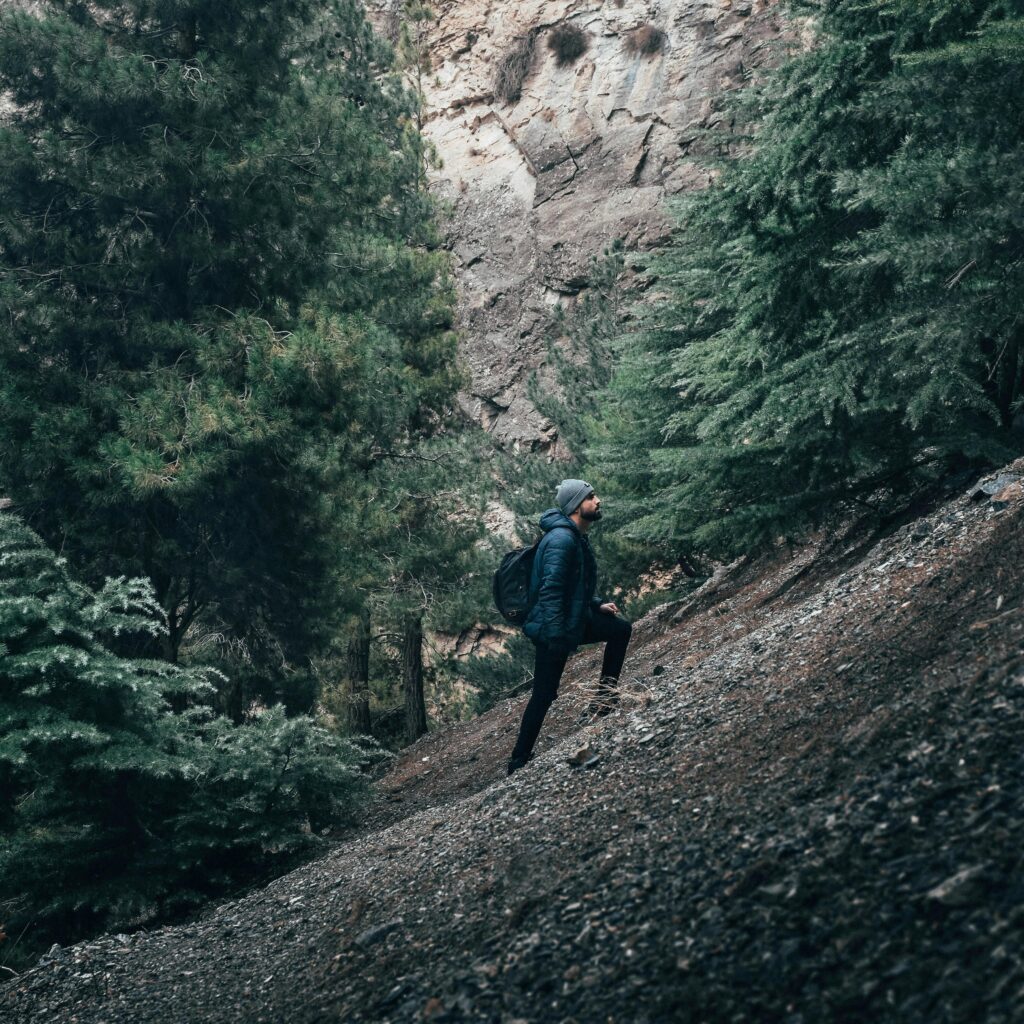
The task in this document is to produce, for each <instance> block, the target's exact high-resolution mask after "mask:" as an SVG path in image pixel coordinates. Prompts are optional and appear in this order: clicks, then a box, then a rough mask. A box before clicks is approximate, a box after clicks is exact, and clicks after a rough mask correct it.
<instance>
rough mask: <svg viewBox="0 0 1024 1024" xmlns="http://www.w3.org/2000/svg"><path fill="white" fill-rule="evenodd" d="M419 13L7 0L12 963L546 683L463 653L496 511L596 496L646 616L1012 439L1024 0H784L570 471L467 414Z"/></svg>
mask: <svg viewBox="0 0 1024 1024" xmlns="http://www.w3.org/2000/svg"><path fill="white" fill-rule="evenodd" d="M395 10H396V12H397V13H396V15H395V19H394V25H393V29H394V31H393V32H391V33H390V38H384V37H382V36H380V35H378V34H376V33H375V32H374V31H373V29H372V28H371V27H370V25H369V23H368V21H367V20H366V16H365V13H364V11H363V8H362V5H361V3H360V2H359V0H218V2H216V3H213V2H207V0H160V2H154V0H89V2H88V3H85V2H82V0H44V2H42V3H39V4H37V5H36V6H35V7H34V8H32V9H29V8H23V7H22V6H21V5H10V6H8V5H4V6H3V7H2V9H0V169H2V173H0V311H2V314H3V321H2V327H0V879H2V882H3V884H2V885H0V924H2V927H0V939H2V938H3V935H4V933H6V936H7V940H8V941H7V942H6V943H4V944H3V945H0V962H2V963H3V964H4V965H5V966H6V967H7V969H8V970H15V969H21V968H22V967H23V966H25V965H28V964H30V963H32V962H34V959H36V958H38V956H39V953H40V951H43V950H45V949H46V948H47V947H48V946H49V944H51V943H53V942H60V943H62V944H66V943H70V942H74V941H76V940H78V939H81V938H83V937H88V936H92V935H95V934H98V933H99V932H102V931H115V930H129V929H133V928H138V927H141V926H145V925H149V924H152V923H154V922H163V921H171V920H177V919H181V918H183V917H185V916H187V915H189V914H193V913H195V912H196V911H197V910H198V909H200V908H202V907H203V906H205V905H207V903H208V902H209V901H210V900H211V899H213V898H215V897H218V896H223V895H225V894H229V893H236V892H240V891H243V890H244V888H245V887H246V886H251V885H253V884H255V883H258V882H261V881H266V880H267V879H269V878H272V877H274V875H275V874H278V873H281V872H282V871H284V870H286V869H287V868H288V867H290V866H292V865H294V864H296V863H298V862H299V861H300V860H301V859H302V858H306V857H309V856H310V855H312V854H313V853H315V852H317V851H318V850H322V849H323V848H324V847H325V846H326V844H327V843H328V842H329V841H330V837H331V836H332V835H334V834H336V833H337V832H340V831H341V830H343V829H345V828H346V827H347V826H349V825H351V824H352V823H353V822H354V821H355V820H356V819H357V815H358V813H359V811H360V808H361V807H362V806H363V805H364V803H365V801H366V798H367V796H368V793H369V789H370V782H369V779H370V772H371V769H372V768H373V766H374V765H375V764H377V763H379V762H380V761H381V760H382V759H386V758H387V757H388V756H389V754H388V751H389V750H390V749H394V748H396V747H398V746H400V745H402V744H403V743H406V742H410V741H412V740H415V739H416V738H417V737H419V736H421V735H423V734H424V733H426V732H427V731H428V729H429V728H430V727H431V725H432V724H434V723H437V722H440V721H442V720H444V719H445V718H446V717H447V718H448V719H451V718H452V717H456V716H458V715H465V714H472V713H473V712H475V711H478V710H482V709H484V708H486V707H487V706H489V705H490V704H491V703H493V702H495V701H496V700H497V699H498V698H499V697H500V696H503V695H508V694H510V693H513V692H517V687H521V686H522V684H523V682H524V680H525V681H527V682H528V677H529V650H530V649H529V645H528V644H527V643H526V642H525V640H524V639H523V638H522V637H520V636H506V638H505V643H504V645H503V647H502V648H501V650H500V651H498V652H493V651H492V652H491V653H490V654H489V655H484V656H480V657H475V658H469V659H458V658H456V657H455V656H454V652H453V648H454V644H453V643H450V642H449V641H450V640H451V638H455V637H459V636H461V635H463V634H465V633H466V632H467V631H472V630H483V631H487V630H493V629H495V627H499V623H500V620H499V618H498V616H497V613H496V611H495V610H494V609H493V608H492V607H491V605H490V599H489V585H490V574H491V572H492V571H493V569H494V567H495V565H496V563H497V559H498V558H499V557H500V554H501V551H502V550H503V549H504V548H506V547H508V546H509V544H508V543H507V542H506V541H503V540H502V538H501V537H495V536H492V535H489V534H488V531H487V530H486V528H485V525H484V523H485V512H486V511H487V509H488V508H489V507H492V505H493V503H495V502H498V503H501V504H504V505H505V506H506V507H507V508H509V509H511V511H512V512H513V513H514V514H515V515H516V517H517V518H518V521H519V522H520V523H521V524H525V523H527V522H529V523H530V527H529V528H524V529H523V530H522V533H523V539H524V541H525V540H528V539H531V534H530V530H532V523H533V519H534V518H535V516H534V513H535V512H536V510H537V498H536V495H537V493H538V492H541V491H546V490H550V489H551V487H552V486H553V483H557V479H554V480H553V478H560V477H562V476H575V475H579V476H583V477H585V478H586V479H588V480H591V481H592V482H593V483H594V485H595V486H596V487H597V488H598V489H599V490H600V492H601V493H602V495H603V496H604V497H605V498H606V499H607V500H609V501H611V500H614V502H615V504H616V506H617V508H618V509H619V510H620V512H619V514H618V515H617V516H616V521H615V522H613V523H611V524H609V526H608V527H607V531H606V534H605V535H604V537H602V540H601V544H602V545H603V546H602V548H601V558H602V572H603V574H604V575H606V577H607V580H606V582H607V588H606V593H608V594H614V595H615V596H616V598H617V599H619V600H620V601H622V602H623V603H624V606H625V607H626V608H627V609H630V610H631V611H632V612H636V611H638V610H642V609H643V608H646V607H648V606H649V605H650V603H651V602H652V601H654V600H665V599H667V597H669V596H671V594H666V592H665V591H660V592H657V593H655V594H653V595H652V594H651V593H643V594H641V592H640V590H639V588H638V587H637V585H636V580H637V578H638V577H639V576H640V575H642V574H643V573H645V572H647V571H648V570H650V569H652V568H660V569H667V570H668V571H669V572H670V573H671V572H673V571H675V570H676V569H677V568H678V567H679V566H683V567H684V568H685V574H686V576H687V578H689V577H693V576H694V575H697V576H698V577H700V575H701V574H703V573H705V572H707V571H710V568H711V567H712V566H713V565H715V564H717V563H720V562H722V561H729V560H731V559H733V558H735V557H737V556H738V555H741V554H745V553H753V552H758V551H762V550H765V549H769V548H772V547H773V546H775V545H778V544H779V543H780V542H785V541H793V540H797V539H799V538H800V537H802V536H805V535H806V534H807V533H808V532H809V531H811V530H814V529H816V528H818V527H819V526H821V525H822V524H823V523H828V522H832V521H835V519H836V517H837V516H838V517H842V516H868V517H874V518H876V519H878V520H883V519H884V518H885V517H886V516H891V515H893V514H896V513H898V512H899V511H900V510H905V509H906V508H908V507H911V506H912V505H913V504H914V503H915V502H918V501H921V500H923V499H925V498H927V497H928V496H929V495H934V494H935V493H938V492H940V491H941V490H942V489H943V488H946V487H948V486H950V481H955V480H958V479H960V476H961V475H963V474H964V473H967V472H974V473H977V472H978V471H980V470H981V469H984V468H987V467H992V466H997V465H1001V464H1002V463H1004V462H1006V461H1008V460H1009V459H1011V458H1014V457H1016V456H1017V455H1019V454H1021V453H1022V452H1024V313H1022V310H1024V172H1022V168H1024V118H1021V116H1020V97H1021V96H1022V95H1024V0H931V2H927V3H926V2H924V0H862V2H857V3H851V2H846V0H791V3H790V4H789V7H788V10H789V12H790V15H791V17H792V18H793V19H797V20H795V21H794V24H799V25H800V26H801V30H800V32H799V33H797V32H794V34H793V38H792V40H791V41H790V42H791V45H790V46H789V48H788V49H787V51H786V53H785V54H784V55H781V56H780V59H779V61H778V62H777V65H776V66H774V67H773V69H772V70H770V71H763V72H759V73H758V74H757V75H756V76H751V79H750V81H749V82H747V83H746V85H745V87H744V88H742V89H740V90H737V91H736V92H734V93H732V94H731V95H729V96H728V97H727V98H725V99H724V100H723V101H722V102H723V119H722V120H721V121H720V122H719V124H718V126H717V128H715V129H714V131H713V133H712V135H711V136H709V138H708V139H707V140H706V141H707V143H708V149H709V150H711V151H714V152H715V153H716V154H717V156H716V157H715V159H714V160H713V161H709V162H710V166H709V173H710V175H711V177H712V178H713V180H712V183H711V184H710V185H709V186H708V187H707V188H706V189H704V190H701V191H699V192H694V193H691V194H689V195H687V197H686V198H685V199H683V200H681V201H679V203H678V207H677V209H676V210H675V216H676V224H677V227H676V230H675V232H674V234H673V237H672V240H671V241H670V242H669V243H668V244H667V245H666V246H664V247H663V248H662V249H660V250H659V251H658V252H656V253H653V254H651V253H644V254H643V255H642V260H641V259H640V257H637V256H635V255H631V254H629V253H626V252H625V251H624V250H623V248H622V246H621V245H620V244H617V243H616V244H613V245H611V247H610V249H609V251H608V253H607V254H606V255H605V257H604V258H603V259H602V260H598V261H596V262H595V265H594V280H595V282H596V283H597V285H598V287H596V288H593V289H592V290H591V294H590V297H589V298H588V300H587V302H585V303H582V304H581V305H580V306H579V307H577V309H576V311H575V312H574V313H573V314H572V321H571V322H568V323H567V322H564V321H560V322H556V323H554V324H553V325H552V332H553V334H555V335H558V336H560V337H566V336H567V337H568V338H569V339H570V342H571V346H570V349H571V355H570V356H569V357H564V356H557V355H556V356H554V357H553V358H554V363H555V371H556V374H557V376H558V378H559V380H560V382H561V388H560V389H555V390H554V391H553V392H552V393H547V394H545V393H543V389H540V387H539V385H535V393H534V397H535V399H536V402H537V404H538V407H540V408H541V409H542V410H543V411H544V412H545V413H546V414H547V415H549V416H550V417H551V418H552V420H554V421H555V422H557V424H558V427H559V431H560V434H561V436H563V437H564V438H566V439H567V440H568V444H569V448H570V449H571V451H572V459H571V461H568V462H566V463H564V464H563V465H559V466H555V467H553V466H552V465H551V464H550V462H549V461H548V460H547V459H546V458H545V457H543V456H537V457H533V458H526V457H519V456H517V455H516V454H515V453H512V452H509V451H502V450H500V449H499V447H498V446H497V445H495V444H494V443H493V442H492V440H491V439H490V438H489V437H488V436H487V435H486V434H485V433H484V432H483V431H482V430H481V429H480V428H479V427H478V426H476V425H475V424H472V423H470V422H468V421H467V418H466V417H465V416H464V415H463V414H462V413H461V412H460V411H459V406H458V402H457V396H458V394H459V391H460V388H462V387H463V385H464V383H465V373H464V371H463V369H462V368H461V367H460V362H459V357H458V351H457V343H458V337H457V334H456V331H455V329H454V324H455V306H456V302H457V296H456V292H455V285H454V283H453V279H452V272H451V266H450V263H449V259H450V254H449V253H448V251H447V250H446V248H445V239H444V232H443V226H442V225H443V215H444V210H443V209H442V207H441V204H440V203H439V201H438V200H437V198H436V197H435V196H434V195H433V194H432V193H431V190H430V188H429V181H430V175H431V171H432V169H433V167H434V165H435V164H436V157H435V154H434V153H433V152H432V149H431V147H430V146H429V144H428V143H427V142H426V141H425V138H424V135H423V132H422V129H423V105H424V92H423V89H424V75H425V74H427V73H429V59H428V58H429V54H428V53H427V51H426V48H425V47H426V44H425V42H424V37H423V25H424V23H425V22H426V21H427V19H429V17H430V16H431V14H430V10H429V8H428V7H426V6H425V5H423V4H421V3H419V2H415V0H410V2H407V3H404V4H400V5H397V6H396V8H395ZM531 53H532V50H531ZM631 261H632V262H633V264H634V265H635V266H636V265H639V264H641V263H642V266H639V267H638V270H637V273H639V274H640V275H641V276H642V277H643V278H644V279H645V282H646V284H645V288H644V289H643V290H642V291H641V292H639V293H638V292H635V291H634V292H631V293H629V294H624V293H622V292H621V290H618V289H617V282H619V281H620V280H621V278H622V277H623V274H624V272H625V270H626V268H627V267H628V265H629V264H630V262H631ZM638 294H639V295H640V297H639V298H637V295H638ZM553 351H554V350H553ZM528 516H529V518H528ZM691 585H692V584H691V583H689V582H684V583H681V584H680V586H691Z"/></svg>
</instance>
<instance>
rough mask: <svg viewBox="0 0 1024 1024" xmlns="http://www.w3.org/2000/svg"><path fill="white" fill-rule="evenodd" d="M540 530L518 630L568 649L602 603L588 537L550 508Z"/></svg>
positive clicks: (534, 639) (533, 638)
mask: <svg viewBox="0 0 1024 1024" xmlns="http://www.w3.org/2000/svg"><path fill="white" fill-rule="evenodd" d="M540 528H541V529H542V530H543V531H544V537H543V538H541V542H540V544H539V546H538V547H537V554H536V555H535V556H534V560H533V573H532V575H531V577H530V613H529V615H527V617H526V622H524V623H523V632H524V633H525V634H526V635H527V636H528V637H529V638H530V639H531V640H533V641H534V643H542V644H546V645H547V646H549V647H555V648H559V649H561V650H564V651H570V652H571V651H573V650H575V649H576V647H577V646H578V645H579V644H580V643H582V641H583V634H584V631H585V630H586V627H587V621H588V619H589V618H590V617H591V616H592V615H594V614H596V613H597V611H598V609H599V608H600V606H601V604H602V599H601V598H599V597H598V596H597V560H596V559H595V558H594V552H593V551H592V550H591V548H590V541H588V540H587V538H586V537H585V536H583V534H582V533H581V532H580V531H579V529H578V528H577V526H576V524H575V523H574V522H573V521H572V520H571V519H570V518H569V517H568V516H567V515H565V514H564V513H563V512H562V510H561V509H557V508H549V509H548V510H547V512H545V513H544V514H543V515H542V516H541V517H540Z"/></svg>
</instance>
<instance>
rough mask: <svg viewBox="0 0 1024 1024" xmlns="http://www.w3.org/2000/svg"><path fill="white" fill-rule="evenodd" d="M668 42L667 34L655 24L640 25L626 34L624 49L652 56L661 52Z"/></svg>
mask: <svg viewBox="0 0 1024 1024" xmlns="http://www.w3.org/2000/svg"><path fill="white" fill-rule="evenodd" d="M666 42H668V36H667V35H665V33H664V32H663V31H662V30H661V29H660V28H658V27H657V26H655V25H641V26H640V28H638V29H634V30H633V31H632V32H630V33H629V35H628V36H626V50H627V51H628V52H629V53H632V54H641V55H643V56H644V57H652V56H654V54H656V53H661V51H662V50H663V49H664V48H665V43H666Z"/></svg>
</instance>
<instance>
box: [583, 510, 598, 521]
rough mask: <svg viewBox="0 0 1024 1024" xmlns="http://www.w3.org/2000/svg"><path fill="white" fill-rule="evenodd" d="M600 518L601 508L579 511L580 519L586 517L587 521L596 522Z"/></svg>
mask: <svg viewBox="0 0 1024 1024" xmlns="http://www.w3.org/2000/svg"><path fill="white" fill-rule="evenodd" d="M600 518H601V510H600V509H598V510H597V511H596V512H581V513H580V519H586V521H587V522H588V523H596V522H597V521H598V519H600Z"/></svg>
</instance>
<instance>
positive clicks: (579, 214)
mask: <svg viewBox="0 0 1024 1024" xmlns="http://www.w3.org/2000/svg"><path fill="white" fill-rule="evenodd" d="M394 3H395V0H369V2H368V4H367V6H368V9H369V10H370V12H371V15H372V16H373V18H374V20H375V22H376V23H377V25H378V26H380V27H381V28H382V29H385V28H386V25H387V16H388V12H389V11H391V10H393V8H394ZM431 6H432V8H433V9H434V11H435V12H436V15H437V20H436V23H435V24H432V25H431V26H430V28H429V30H428V36H427V40H426V44H425V45H426V49H427V51H428V52H429V55H430V60H431V64H432V74H430V75H428V76H427V77H426V78H425V79H424V82H423V85H424V89H425V92H426V96H427V122H426V127H425V131H426V134H427V136H428V137H429V138H430V140H431V141H432V142H433V144H434V145H435V146H436V149H437V152H438V155H439V156H440V158H441V160H442V162H443V163H442V166H441V167H440V168H439V169H438V171H437V172H436V175H435V187H436V190H437V192H438V194H439V196H440V197H441V199H442V200H443V201H444V202H445V203H446V204H447V205H448V206H449V207H450V209H451V211H452V214H451V218H450V220H449V224H448V233H449V241H450V245H451V248H452V250H453V252H454V256H455V268H456V269H455V273H456V279H457V284H458V291H459V326H460V328H461V331H462V338H463V355H464V357H465V361H466V364H467V367H468V369H469V371H470V374H471V378H472V380H471V384H470V387H469V389H468V391H467V393H466V394H465V395H463V404H464V407H465V409H466V411H467V412H468V413H469V414H470V415H471V416H472V417H473V418H474V419H476V420H478V421H479V422H481V423H483V424H484V425H485V426H486V427H487V428H488V429H490V430H492V431H493V432H494V433H495V435H496V436H497V437H498V438H499V439H501V440H502V441H504V442H506V443H509V444H511V445H513V446H516V445H523V446H525V447H528V448H538V447H547V448H550V447H551V446H552V445H553V444H555V443H556V433H555V429H554V427H553V426H552V424H550V423H549V422H546V421H545V420H544V418H543V417H542V416H540V415H539V414H538V412H537V411H536V409H535V408H534V407H533V405H532V404H531V402H530V401H529V399H528V397H527V395H526V380H527V377H528V375H529V373H530V372H531V371H532V370H533V369H536V368H537V367H539V366H541V365H542V364H543V362H544V359H545V354H546V342H545V339H544V332H545V328H546V327H547V325H548V324H549V322H550V315H551V311H552V306H553V305H554V304H556V303H563V304H571V303H572V302H573V301H574V297H575V296H577V295H578V294H579V293H580V292H581V290H582V289H584V288H585V287H586V286H587V282H588V273H589V267H588V264H589V261H590V258H591V257H592V256H597V255H600V253H601V252H602V251H603V250H604V249H605V248H606V247H607V246H608V244H609V243H610V242H612V241H613V240H614V239H617V238H621V239H624V240H625V242H626V244H627V246H628V247H630V248H634V249H636V248H640V249H642V248H647V247H650V246H651V245H653V244H654V243H655V242H657V241H658V240H659V239H662V238H664V237H665V235H666V231H667V229H668V223H669V221H668V213H667V210H666V204H665V200H666V199H667V198H669V197H671V196H673V195H676V194H678V193H680V192H683V191H686V190H689V189H693V188H698V187H701V186H703V185H704V184H705V183H706V181H707V172H706V170H704V169H702V166H701V163H700V160H699V154H700V152H701V146H702V142H701V139H700V132H701V130H702V129H704V128H706V127H708V126H709V124H712V123H714V120H715V116H716V115H715V114H714V104H715V100H716V98H717V97H719V96H720V95H721V93H722V92H723V90H726V89H730V88H734V87H735V86H736V85H738V84H739V83H740V82H741V81H742V80H743V78H744V76H745V75H746V74H747V73H748V72H749V71H750V70H751V69H753V68H755V67H757V66H759V65H761V64H763V63H764V62H766V61H768V60H770V59H772V54H773V49H772V46H771V45H770V44H771V41H772V40H774V39H776V38H777V37H778V33H779V25H778V17H777V13H776V10H775V0H684V2H673V3H669V2H667V0H516V2H512V0H433V2H432V4H431ZM566 25H571V26H575V27H577V28H579V29H580V30H581V31H582V32H583V33H585V35H586V40H587V43H586V45H587V49H586V52H585V53H584V54H583V55H582V56H581V57H580V58H579V59H578V60H576V61H575V62H574V63H571V64H568V65H565V66H562V65H560V63H559V61H558V60H557V59H556V56H555V54H554V53H552V52H551V50H550V49H549V44H550V41H551V37H552V30H554V29H556V28H557V27H559V26H566ZM645 26H650V27H651V28H653V29H657V30H659V31H660V32H662V33H664V39H663V41H662V42H661V43H660V45H659V46H658V47H657V49H656V50H655V51H654V52H651V53H645V52H642V50H637V49H636V43H635V39H636V37H634V35H633V33H635V32H636V31H637V30H638V29H643V28H644V27H645ZM534 29H536V30H537V31H538V34H537V37H536V48H535V54H534V57H533V59H532V61H531V62H530V65H529V72H528V74H527V76H526V78H525V81H524V83H523V88H522V93H521V96H520V98H519V99H518V100H517V101H515V102H511V103H508V102H503V101H502V100H501V99H500V98H499V97H496V96H495V92H494V78H495V69H496V67H497V66H498V64H499V62H500V61H501V60H502V59H503V58H504V57H505V56H506V54H507V53H508V52H509V50H510V49H511V48H512V47H513V46H514V45H515V41H516V40H517V39H519V38H521V37H522V36H523V35H524V34H525V33H528V32H529V31H531V30H534ZM542 380H543V376H542Z"/></svg>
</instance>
